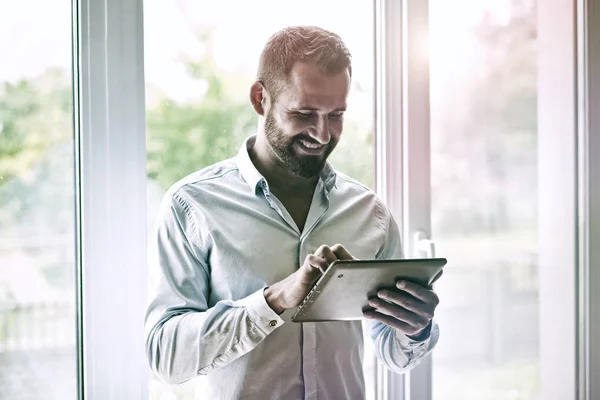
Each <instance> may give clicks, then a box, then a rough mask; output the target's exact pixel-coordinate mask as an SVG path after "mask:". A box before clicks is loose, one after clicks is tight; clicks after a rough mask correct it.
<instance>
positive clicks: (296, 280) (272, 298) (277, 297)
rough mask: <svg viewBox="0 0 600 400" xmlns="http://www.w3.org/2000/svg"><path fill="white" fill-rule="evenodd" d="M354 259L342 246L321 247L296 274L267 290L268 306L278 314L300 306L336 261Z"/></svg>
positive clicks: (309, 256) (310, 255)
mask: <svg viewBox="0 0 600 400" xmlns="http://www.w3.org/2000/svg"><path fill="white" fill-rule="evenodd" d="M353 259H354V257H352V255H351V254H350V253H349V252H348V251H347V250H346V249H345V248H344V246H342V245H341V244H336V245H334V246H331V247H329V246H326V245H323V246H321V247H319V248H318V249H317V251H315V252H314V254H309V255H308V256H306V258H305V259H304V263H303V264H302V265H301V266H300V268H299V269H298V270H297V271H296V272H294V273H293V274H291V275H290V276H288V277H287V278H285V279H284V280H282V281H279V282H277V283H275V284H273V285H271V286H269V287H267V288H266V289H265V291H264V295H265V299H266V300H267V304H269V306H270V307H271V308H272V309H273V310H274V311H275V312H276V313H277V314H281V313H283V312H284V311H285V310H286V309H288V308H293V307H297V306H299V305H300V303H302V300H304V298H305V297H306V295H307V294H308V292H310V289H312V287H313V285H314V284H315V283H316V282H317V280H319V278H320V277H321V275H322V274H323V273H324V272H325V271H327V268H329V266H330V265H331V264H332V263H333V262H334V261H336V260H353Z"/></svg>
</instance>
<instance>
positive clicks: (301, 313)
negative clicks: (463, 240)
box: [291, 258, 447, 322]
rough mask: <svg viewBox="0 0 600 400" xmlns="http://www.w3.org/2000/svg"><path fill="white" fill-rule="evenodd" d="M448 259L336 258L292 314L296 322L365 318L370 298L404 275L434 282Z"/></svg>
mask: <svg viewBox="0 0 600 400" xmlns="http://www.w3.org/2000/svg"><path fill="white" fill-rule="evenodd" d="M446 263H447V260H446V259H445V258H423V259H412V260H411V259H408V260H407V259H402V260H345V261H340V260H338V261H335V262H333V263H332V264H331V265H330V266H329V268H328V269H327V271H325V273H324V274H323V276H321V278H319V280H318V281H317V283H315V285H314V286H313V288H312V289H311V291H310V292H309V293H308V295H307V296H306V298H305V299H304V301H303V302H302V304H300V306H299V307H298V309H297V310H296V312H295V313H294V315H292V317H291V321H293V322H315V321H349V320H358V319H362V318H363V310H367V309H370V307H369V299H370V298H373V297H377V291H378V290H379V289H383V288H386V287H387V288H395V284H396V281H398V280H399V279H404V280H408V281H412V282H415V283H419V284H421V285H423V286H426V287H428V286H430V285H431V284H432V283H433V282H434V281H435V279H437V277H438V276H439V274H440V273H441V271H442V269H443V268H444V265H446Z"/></svg>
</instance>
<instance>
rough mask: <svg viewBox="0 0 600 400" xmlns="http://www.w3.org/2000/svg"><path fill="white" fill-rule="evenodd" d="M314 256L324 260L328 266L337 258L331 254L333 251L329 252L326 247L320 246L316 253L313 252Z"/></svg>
mask: <svg viewBox="0 0 600 400" xmlns="http://www.w3.org/2000/svg"><path fill="white" fill-rule="evenodd" d="M315 256H317V257H321V258H323V259H325V260H326V261H327V263H329V264H331V263H332V262H334V261H336V260H337V259H338V258H337V256H336V255H335V254H334V253H333V251H331V249H330V248H329V246H326V245H322V246H321V247H319V248H318V249H317V251H315Z"/></svg>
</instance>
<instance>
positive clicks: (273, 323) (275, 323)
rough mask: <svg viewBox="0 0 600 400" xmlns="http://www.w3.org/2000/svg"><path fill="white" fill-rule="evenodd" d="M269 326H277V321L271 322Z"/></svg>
mask: <svg viewBox="0 0 600 400" xmlns="http://www.w3.org/2000/svg"><path fill="white" fill-rule="evenodd" d="M269 325H271V326H275V325H277V321H275V320H273V321H271V322H269Z"/></svg>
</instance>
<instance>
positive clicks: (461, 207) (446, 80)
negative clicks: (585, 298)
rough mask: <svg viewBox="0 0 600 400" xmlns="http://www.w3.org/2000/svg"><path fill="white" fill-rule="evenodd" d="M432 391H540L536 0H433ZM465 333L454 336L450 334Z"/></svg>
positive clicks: (445, 395) (464, 399) (439, 396)
mask: <svg viewBox="0 0 600 400" xmlns="http://www.w3.org/2000/svg"><path fill="white" fill-rule="evenodd" d="M429 4H430V10H429V16H430V20H429V24H430V41H429V43H430V50H431V56H430V57H431V225H432V236H433V238H434V239H435V241H436V243H437V249H436V250H437V253H438V255H442V256H444V257H447V258H448V259H449V261H450V263H449V265H448V268H447V274H445V276H444V278H443V279H441V280H440V282H439V285H438V287H437V289H438V291H439V293H440V297H441V298H442V299H443V300H442V303H441V304H440V307H439V311H438V318H439V323H440V325H441V326H442V327H443V329H442V332H443V333H442V335H441V337H440V341H439V345H438V347H437V349H436V351H435V352H434V354H433V379H432V382H433V398H434V399H436V400H453V399H457V400H458V399H461V400H468V399H489V400H493V399H528V400H530V399H531V400H532V399H537V398H540V363H539V350H538V348H539V344H540V339H539V338H540V332H539V328H538V325H539V321H538V320H539V313H540V311H539V288H538V272H539V270H538V229H537V226H538V217H537V209H538V183H537V182H538V178H537V175H538V174H537V165H538V164H537V163H538V149H537V121H538V115H537V94H538V93H537V76H538V75H537V46H536V43H537V13H536V12H537V10H536V4H535V1H534V0H522V1H518V2H515V1H508V0H502V1H492V0H489V1H477V2H474V1H466V0H465V1H460V2H446V1H444V0H431V1H430V3H429ZM457 343H461V345H457Z"/></svg>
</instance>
